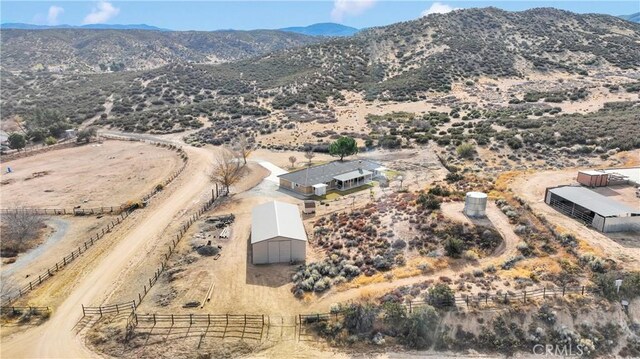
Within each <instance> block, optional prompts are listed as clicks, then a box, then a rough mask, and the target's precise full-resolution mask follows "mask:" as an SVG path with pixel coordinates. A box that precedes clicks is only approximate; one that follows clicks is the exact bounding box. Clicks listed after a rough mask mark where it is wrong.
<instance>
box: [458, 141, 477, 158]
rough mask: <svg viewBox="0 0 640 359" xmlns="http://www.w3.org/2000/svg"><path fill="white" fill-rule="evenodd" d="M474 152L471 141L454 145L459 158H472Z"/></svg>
mask: <svg viewBox="0 0 640 359" xmlns="http://www.w3.org/2000/svg"><path fill="white" fill-rule="evenodd" d="M475 152H476V148H475V147H474V146H473V144H471V143H463V144H461V145H459V146H458V147H456V153H457V154H458V156H460V157H461V158H472V157H473V155H474V154H475Z"/></svg>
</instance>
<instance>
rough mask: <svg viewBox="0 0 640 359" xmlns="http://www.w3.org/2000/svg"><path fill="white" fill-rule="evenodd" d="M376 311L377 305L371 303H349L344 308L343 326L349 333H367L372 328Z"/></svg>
mask: <svg viewBox="0 0 640 359" xmlns="http://www.w3.org/2000/svg"><path fill="white" fill-rule="evenodd" d="M378 311H379V307H378V306H376V305H373V304H372V303H365V304H359V303H353V304H350V305H349V306H347V307H346V308H345V310H344V320H343V323H344V327H345V328H346V329H347V330H348V331H349V334H363V333H368V332H370V331H371V330H372V329H373V324H374V322H375V319H376V317H377V316H378Z"/></svg>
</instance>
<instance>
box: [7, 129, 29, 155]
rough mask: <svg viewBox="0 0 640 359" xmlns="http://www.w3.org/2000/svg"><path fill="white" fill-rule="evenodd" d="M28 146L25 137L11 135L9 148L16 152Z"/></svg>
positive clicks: (15, 133)
mask: <svg viewBox="0 0 640 359" xmlns="http://www.w3.org/2000/svg"><path fill="white" fill-rule="evenodd" d="M26 145H27V140H26V139H25V138H24V135H22V134H20V133H17V132H14V133H12V134H10V135H9V147H11V148H13V149H14V150H18V151H20V150H21V149H23V148H24V146H26Z"/></svg>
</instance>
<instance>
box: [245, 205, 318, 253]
mask: <svg viewBox="0 0 640 359" xmlns="http://www.w3.org/2000/svg"><path fill="white" fill-rule="evenodd" d="M275 237H285V238H291V239H296V240H300V241H306V240H307V233H306V232H305V230H304V225H303V224H302V217H300V211H299V210H298V206H296V205H294V204H290V203H283V202H277V201H272V202H267V203H263V204H261V205H258V206H255V207H253V210H252V211H251V244H254V243H258V242H262V241H266V240H269V239H272V238H275Z"/></svg>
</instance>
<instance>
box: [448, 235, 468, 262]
mask: <svg viewBox="0 0 640 359" xmlns="http://www.w3.org/2000/svg"><path fill="white" fill-rule="evenodd" d="M444 250H445V252H446V253H447V255H448V256H449V257H451V258H460V256H461V255H462V252H463V251H464V242H462V240H461V239H458V238H455V237H451V238H449V239H447V240H446V241H445V242H444Z"/></svg>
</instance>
